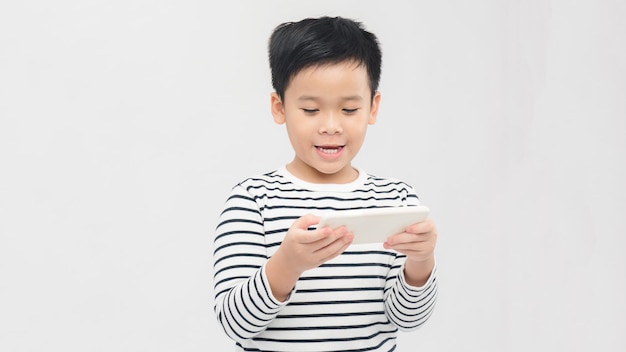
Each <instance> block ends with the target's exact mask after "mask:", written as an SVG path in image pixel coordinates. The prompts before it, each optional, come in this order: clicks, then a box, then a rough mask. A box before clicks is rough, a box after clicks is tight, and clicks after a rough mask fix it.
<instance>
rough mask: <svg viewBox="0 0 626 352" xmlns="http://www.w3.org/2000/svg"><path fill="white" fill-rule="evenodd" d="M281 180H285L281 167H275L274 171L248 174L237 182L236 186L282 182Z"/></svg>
mask: <svg viewBox="0 0 626 352" xmlns="http://www.w3.org/2000/svg"><path fill="white" fill-rule="evenodd" d="M280 182H285V180H284V176H283V175H282V174H281V173H280V172H279V169H274V170H272V171H268V172H264V173H258V174H253V175H251V176H247V177H245V178H243V179H241V180H240V181H239V182H237V183H236V185H235V186H246V185H253V184H272V183H280Z"/></svg>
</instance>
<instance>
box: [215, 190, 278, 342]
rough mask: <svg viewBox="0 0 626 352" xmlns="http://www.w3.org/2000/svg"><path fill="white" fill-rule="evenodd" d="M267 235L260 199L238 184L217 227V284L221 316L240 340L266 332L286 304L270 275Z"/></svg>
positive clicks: (228, 331) (232, 335)
mask: <svg viewBox="0 0 626 352" xmlns="http://www.w3.org/2000/svg"><path fill="white" fill-rule="evenodd" d="M264 235H265V234H264V228H263V220H262V218H261V213H260V211H259V209H258V206H257V203H256V201H255V200H254V198H253V197H252V196H251V195H250V194H249V193H248V192H247V191H246V190H245V189H243V187H241V186H237V187H235V188H233V190H232V192H231V194H230V196H229V198H228V199H227V201H226V204H225V207H224V211H223V212H222V214H221V215H220V217H219V220H218V225H217V227H216V230H215V239H214V242H213V247H214V248H213V250H214V251H213V283H214V294H215V301H214V310H215V314H216V316H217V320H218V321H219V323H220V324H221V325H222V327H223V329H224V331H225V332H226V334H227V335H228V336H229V337H230V338H231V339H233V340H235V341H241V340H245V339H249V338H251V337H253V336H255V335H256V334H258V333H259V332H261V331H263V330H265V328H266V327H267V325H269V324H270V323H271V322H272V321H273V319H274V318H275V317H276V315H277V314H278V312H279V311H280V309H281V308H282V306H283V305H284V303H281V302H279V301H277V300H276V299H275V298H274V296H273V295H272V292H271V291H272V290H271V288H270V284H269V281H268V279H267V276H266V273H265V267H264V266H265V264H266V263H267V251H266V248H265V237H264Z"/></svg>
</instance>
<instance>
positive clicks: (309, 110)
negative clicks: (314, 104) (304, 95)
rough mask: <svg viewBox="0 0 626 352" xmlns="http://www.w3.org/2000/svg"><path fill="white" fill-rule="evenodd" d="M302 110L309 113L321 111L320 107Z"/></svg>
mask: <svg viewBox="0 0 626 352" xmlns="http://www.w3.org/2000/svg"><path fill="white" fill-rule="evenodd" d="M302 111H304V112H305V113H307V114H315V113H316V112H318V111H319V109H302Z"/></svg>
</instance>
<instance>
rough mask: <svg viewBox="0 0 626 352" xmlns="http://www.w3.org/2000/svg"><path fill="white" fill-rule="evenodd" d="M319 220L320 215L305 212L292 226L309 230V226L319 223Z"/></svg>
mask: <svg viewBox="0 0 626 352" xmlns="http://www.w3.org/2000/svg"><path fill="white" fill-rule="evenodd" d="M319 222H320V218H319V216H315V215H313V214H305V215H303V216H301V217H299V218H298V219H296V221H294V222H293V224H292V225H291V227H292V228H295V229H301V230H308V229H309V227H311V226H312V225H317V224H318V223H319Z"/></svg>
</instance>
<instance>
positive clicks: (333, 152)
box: [319, 148, 340, 154]
mask: <svg viewBox="0 0 626 352" xmlns="http://www.w3.org/2000/svg"><path fill="white" fill-rule="evenodd" d="M319 149H320V150H321V151H322V152H324V153H327V154H337V153H338V152H339V149H340V148H332V149H331V148H319Z"/></svg>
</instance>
